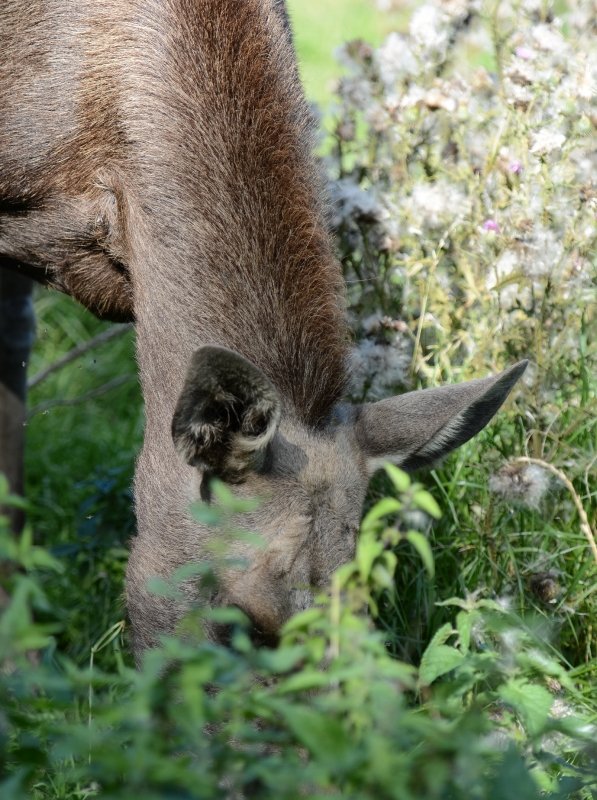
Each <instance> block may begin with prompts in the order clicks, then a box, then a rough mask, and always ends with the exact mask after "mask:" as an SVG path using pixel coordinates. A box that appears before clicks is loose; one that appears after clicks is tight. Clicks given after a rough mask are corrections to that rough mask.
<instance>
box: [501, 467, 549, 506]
mask: <svg viewBox="0 0 597 800" xmlns="http://www.w3.org/2000/svg"><path fill="white" fill-rule="evenodd" d="M549 483H550V479H549V475H548V473H547V472H546V471H545V470H544V469H542V468H541V467H538V466H537V465H536V464H506V466H505V467H502V469H501V470H500V471H499V472H497V473H496V474H495V475H492V476H491V477H490V479H489V489H490V491H492V492H493V493H494V494H497V495H499V496H500V497H503V498H504V500H507V501H508V502H510V503H516V504H518V505H523V506H527V507H528V508H533V509H538V508H539V504H540V503H541V500H542V499H543V497H544V495H545V494H546V492H547V491H548V489H549Z"/></svg>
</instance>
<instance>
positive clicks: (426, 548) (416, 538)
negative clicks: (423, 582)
mask: <svg viewBox="0 0 597 800" xmlns="http://www.w3.org/2000/svg"><path fill="white" fill-rule="evenodd" d="M406 539H407V541H409V542H410V543H411V544H412V546H413V547H414V548H415V550H416V551H417V553H418V554H419V555H420V556H421V561H422V562H423V564H424V565H425V568H426V569H427V573H428V575H429V577H430V578H433V576H434V575H435V562H434V560H433V553H432V552H431V547H430V545H429V541H428V540H427V537H426V536H424V535H423V534H422V533H419V531H409V532H408V533H407V534H406Z"/></svg>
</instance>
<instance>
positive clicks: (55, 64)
mask: <svg viewBox="0 0 597 800" xmlns="http://www.w3.org/2000/svg"><path fill="white" fill-rule="evenodd" d="M1 13H2V20H1V24H0V37H1V38H0V48H1V49H0V54H1V58H2V59H3V66H2V73H1V78H0V98H1V99H2V112H1V115H2V117H1V122H0V154H1V159H2V160H1V162H0V254H2V255H4V256H5V257H6V258H7V259H11V260H12V264H13V268H15V269H16V268H17V267H18V265H22V266H21V269H22V271H23V272H26V273H27V274H29V275H31V276H33V277H37V278H40V277H41V278H42V279H43V280H44V281H45V282H46V283H47V284H48V285H52V286H55V287H56V288H59V289H61V290H63V291H66V292H68V293H70V294H72V296H73V297H75V298H76V299H77V300H79V301H80V302H82V303H83V304H85V305H86V306H87V307H88V308H90V309H91V310H92V311H94V312H95V313H96V314H98V315H100V316H103V317H105V318H109V319H115V320H124V319H130V318H132V317H133V316H134V318H135V320H136V326H137V353H138V361H139V368H140V376H141V382H142V388H143V393H144V397H145V404H146V429H145V441H144V446H143V449H142V452H141V454H140V456H139V460H138V463H137V470H136V477H135V503H136V511H137V519H138V534H137V536H136V538H135V539H134V541H133V544H132V552H131V556H130V560H129V565H128V572H127V589H126V593H127V604H128V610H129V614H130V618H131V621H132V625H133V630H134V639H135V652H136V656H137V658H138V659H139V658H141V656H142V653H143V651H144V650H145V649H146V648H147V647H150V646H152V645H154V644H155V643H156V641H157V640H158V636H159V634H160V632H164V631H165V632H168V631H171V630H172V629H173V628H174V626H175V625H176V622H177V620H178V619H179V618H180V616H181V614H182V613H183V612H184V608H185V606H186V603H181V602H178V601H175V600H173V599H171V598H168V597H163V596H161V595H157V594H152V593H151V592H149V591H148V589H147V581H148V579H149V578H151V577H152V576H159V577H162V578H168V577H169V576H171V575H172V573H173V572H174V571H175V570H176V569H177V568H178V567H180V566H181V565H184V564H187V563H191V562H197V561H199V560H201V559H202V558H203V557H204V555H205V544H206V541H207V540H208V539H209V537H210V536H211V535H213V534H211V533H210V531H209V529H208V528H206V527H203V526H202V525H201V524H199V523H198V522H196V521H195V520H194V519H192V517H191V516H190V514H189V511H188V508H189V505H190V504H191V503H192V502H193V501H195V500H197V499H198V498H199V497H203V498H204V499H205V498H208V497H209V479H210V478H211V476H216V477H218V478H220V479H221V480H223V481H225V482H227V483H228V484H229V485H230V486H231V487H232V489H233V491H234V492H235V493H236V494H237V495H238V496H239V497H252V496H258V497H260V498H262V502H261V505H260V507H259V509H258V510H257V511H253V512H247V513H245V514H243V515H241V518H240V519H239V520H238V521H237V523H238V526H239V527H241V528H244V529H247V530H251V531H256V532H258V533H259V534H260V535H261V536H262V538H263V539H264V541H265V547H264V548H262V549H255V548H253V547H251V546H250V545H249V544H247V543H246V542H237V543H236V544H235V545H234V546H233V551H234V554H236V555H239V556H242V557H244V558H246V559H247V560H248V563H249V565H248V567H247V568H246V569H244V570H239V569H237V570H229V571H227V572H225V574H222V575H221V576H220V583H219V589H218V590H217V592H214V594H213V596H212V597H211V598H209V602H210V603H212V604H213V605H222V604H232V605H236V606H239V607H240V608H242V609H243V611H245V612H246V614H247V615H248V617H249V618H250V620H251V622H252V624H253V630H254V636H255V638H256V639H257V640H259V641H262V642H265V643H272V644H274V643H275V642H276V639H277V636H278V633H279V630H280V627H281V625H282V624H283V623H284V622H285V620H287V619H288V618H289V617H290V615H292V614H293V613H294V612H296V611H298V610H299V609H303V608H305V607H306V605H307V604H308V603H309V602H310V599H311V589H312V588H313V587H321V586H323V585H325V584H326V582H327V581H328V579H329V576H330V573H331V572H332V571H333V570H334V569H335V568H336V567H338V566H339V565H340V564H342V563H343V562H345V561H346V560H348V559H350V558H351V557H352V555H353V553H354V550H355V543H356V536H357V531H358V528H359V520H360V515H361V510H362V504H363V499H364V496H365V491H366V488H367V484H368V481H369V479H370V476H371V475H372V473H373V472H374V471H375V470H376V469H378V468H379V467H380V466H381V465H382V464H383V462H384V461H386V460H388V461H392V462H394V463H395V464H398V465H401V466H402V467H403V468H404V469H406V470H415V469H418V468H419V467H423V466H425V465H427V464H430V463H431V462H433V461H434V460H435V459H437V458H439V457H441V456H443V455H444V454H446V453H448V452H449V451H451V450H452V449H453V448H455V447H458V446H459V445H460V444H462V443H463V442H465V441H467V440H468V439H469V438H470V437H471V436H474V435H475V434H476V433H477V432H478V431H479V430H481V428H482V427H483V426H484V425H485V424H486V423H487V422H488V421H489V420H490V418H491V417H492V416H493V414H494V413H495V412H496V411H497V409H498V408H499V406H500V405H501V404H502V402H503V401H504V399H505V398H506V396H507V394H508V392H509V390H510V389H511V388H512V386H513V385H514V383H515V382H516V380H517V379H518V378H519V377H520V375H521V374H522V372H523V370H524V366H525V365H524V363H522V364H519V365H516V366H514V367H512V368H510V369H509V370H507V371H506V372H504V373H502V374H501V375H498V376H495V377H490V378H485V379H483V380H477V381H471V382H469V383H464V384H458V385H454V386H446V387H442V388H434V389H429V390H426V391H421V392H413V393H410V394H405V395H402V396H400V397H395V398H391V399H388V400H382V401H381V402H378V403H373V404H363V405H358V406H350V405H343V404H342V403H341V399H342V396H343V394H344V392H345V387H346V380H347V367H346V359H347V354H348V351H349V346H348V335H347V329H346V323H345V315H344V299H343V285H342V278H341V271H340V266H339V263H338V261H337V260H336V258H335V256H334V248H333V244H332V241H331V239H330V235H329V232H328V226H327V221H326V220H327V207H326V203H325V200H324V199H323V195H322V189H321V180H320V175H319V173H318V169H317V168H316V165H315V161H314V159H313V156H312V153H311V147H312V122H311V119H310V114H309V111H308V108H307V105H306V102H305V99H304V96H303V92H302V89H301V86H300V82H299V77H298V73H297V66H296V58H295V53H294V49H293V45H292V40H291V34H290V27H289V24H288V18H287V15H286V10H285V8H284V5H283V2H281V0H78V2H77V3H72V2H70V0H32V2H30V3H27V4H23V3H22V2H20V0H5V2H4V3H3V6H2V12H1ZM184 591H185V592H186V594H187V595H188V599H189V601H191V600H193V599H194V598H196V596H197V591H198V590H197V588H196V586H195V584H193V583H192V582H189V584H188V585H186V584H185V586H184ZM209 635H211V636H212V637H214V638H219V637H221V636H222V635H223V633H222V631H221V630H220V629H218V628H216V627H214V628H212V629H210V631H209Z"/></svg>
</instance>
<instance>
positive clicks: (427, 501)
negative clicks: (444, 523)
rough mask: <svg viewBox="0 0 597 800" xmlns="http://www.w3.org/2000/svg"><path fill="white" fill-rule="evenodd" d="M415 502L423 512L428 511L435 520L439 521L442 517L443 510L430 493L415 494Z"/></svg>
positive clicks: (422, 491)
mask: <svg viewBox="0 0 597 800" xmlns="http://www.w3.org/2000/svg"><path fill="white" fill-rule="evenodd" d="M413 501H414V502H415V504H416V505H418V506H419V508H422V509H423V511H426V512H427V513H428V514H429V515H430V516H432V517H435V519H439V518H440V517H441V515H442V512H441V509H440V507H439V506H438V504H437V502H436V500H435V498H434V497H432V496H431V495H430V494H429V492H425V491H424V490H421V491H420V492H415V494H414V495H413Z"/></svg>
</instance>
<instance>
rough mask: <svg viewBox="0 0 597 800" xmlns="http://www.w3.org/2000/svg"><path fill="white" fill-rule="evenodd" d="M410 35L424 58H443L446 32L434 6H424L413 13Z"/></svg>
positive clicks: (445, 48) (446, 43)
mask: <svg viewBox="0 0 597 800" xmlns="http://www.w3.org/2000/svg"><path fill="white" fill-rule="evenodd" d="M410 35H411V37H412V39H413V41H414V43H415V45H417V46H418V48H419V49H420V50H421V51H422V53H423V55H424V56H425V57H426V58H433V57H435V58H439V59H442V58H443V57H444V56H445V53H446V50H447V47H448V41H449V38H448V31H447V30H446V27H445V25H444V22H443V19H442V15H441V14H440V12H439V10H438V9H437V8H435V6H432V5H429V4H426V5H423V6H421V7H420V8H418V9H417V10H416V11H415V13H414V14H413V15H412V18H411V21H410Z"/></svg>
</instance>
